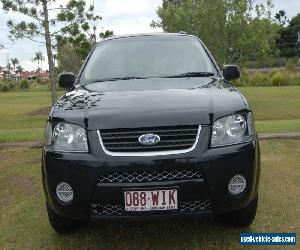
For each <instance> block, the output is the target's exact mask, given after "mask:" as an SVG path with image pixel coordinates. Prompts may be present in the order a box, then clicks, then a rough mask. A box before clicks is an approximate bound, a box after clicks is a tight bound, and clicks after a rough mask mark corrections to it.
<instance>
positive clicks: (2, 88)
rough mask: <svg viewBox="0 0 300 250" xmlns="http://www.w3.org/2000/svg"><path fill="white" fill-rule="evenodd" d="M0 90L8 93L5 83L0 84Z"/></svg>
mask: <svg viewBox="0 0 300 250" xmlns="http://www.w3.org/2000/svg"><path fill="white" fill-rule="evenodd" d="M0 90H1V91H2V92H8V91H9V87H8V85H7V84H6V83H0Z"/></svg>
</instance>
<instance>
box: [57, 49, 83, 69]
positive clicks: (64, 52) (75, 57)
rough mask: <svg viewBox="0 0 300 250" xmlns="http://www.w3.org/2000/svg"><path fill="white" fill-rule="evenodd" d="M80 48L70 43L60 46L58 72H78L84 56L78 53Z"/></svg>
mask: <svg viewBox="0 0 300 250" xmlns="http://www.w3.org/2000/svg"><path fill="white" fill-rule="evenodd" d="M77 51H78V48H76V47H74V45H72V44H70V43H68V44H64V45H62V46H60V47H59V48H58V50H57V62H58V72H73V73H77V72H78V71H79V69H80V66H81V64H82V61H83V58H82V57H81V56H80V55H79V54H78V53H77Z"/></svg>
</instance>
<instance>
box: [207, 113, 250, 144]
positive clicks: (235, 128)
mask: <svg viewBox="0 0 300 250" xmlns="http://www.w3.org/2000/svg"><path fill="white" fill-rule="evenodd" d="M254 138H255V125H254V120H253V115H252V113H251V112H249V113H247V114H233V115H230V116H226V117H223V118H221V119H219V120H217V121H215V123H214V125H213V130H212V136H211V147H219V146H226V145H232V144H238V143H242V142H247V141H250V140H253V139H254Z"/></svg>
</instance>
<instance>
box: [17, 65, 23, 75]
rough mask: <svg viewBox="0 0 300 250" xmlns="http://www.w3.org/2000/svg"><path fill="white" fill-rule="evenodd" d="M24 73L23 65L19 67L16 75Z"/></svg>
mask: <svg viewBox="0 0 300 250" xmlns="http://www.w3.org/2000/svg"><path fill="white" fill-rule="evenodd" d="M23 71H24V69H23V67H22V66H21V65H18V66H17V68H16V73H22V72H23Z"/></svg>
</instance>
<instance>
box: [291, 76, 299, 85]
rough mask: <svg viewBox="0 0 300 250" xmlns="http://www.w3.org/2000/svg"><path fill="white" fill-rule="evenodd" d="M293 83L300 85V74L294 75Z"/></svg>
mask: <svg viewBox="0 0 300 250" xmlns="http://www.w3.org/2000/svg"><path fill="white" fill-rule="evenodd" d="M292 84H293V85H300V74H296V75H294V77H293V79H292Z"/></svg>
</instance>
